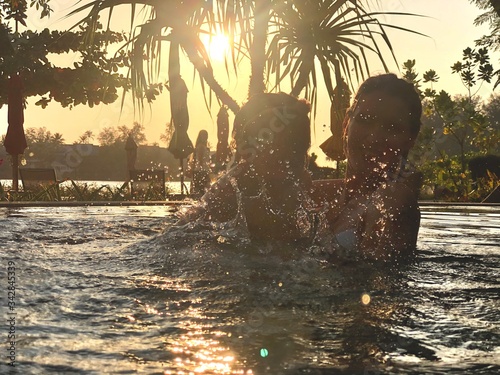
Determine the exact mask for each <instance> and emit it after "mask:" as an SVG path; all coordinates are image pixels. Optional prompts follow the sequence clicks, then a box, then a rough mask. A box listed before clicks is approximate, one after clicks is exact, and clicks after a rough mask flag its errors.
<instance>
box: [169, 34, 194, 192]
mask: <svg viewBox="0 0 500 375" xmlns="http://www.w3.org/2000/svg"><path fill="white" fill-rule="evenodd" d="M179 48H180V47H179V41H178V40H176V39H175V38H173V39H172V41H171V42H170V49H169V58H168V81H169V87H168V88H169V90H170V111H171V113H172V124H173V126H174V134H172V139H171V140H170V144H169V145H168V150H169V151H170V152H171V153H172V155H173V156H174V158H176V159H179V160H180V167H181V168H180V169H181V176H180V177H181V178H180V180H181V195H184V159H185V158H187V157H188V156H189V155H191V154H192V153H193V151H194V147H193V143H192V142H191V140H190V139H189V136H188V134H187V131H188V128H189V112H188V107H187V94H188V89H187V86H186V83H185V82H184V80H183V79H182V77H181V73H180V71H181V64H180V59H179Z"/></svg>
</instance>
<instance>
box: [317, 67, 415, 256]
mask: <svg viewBox="0 0 500 375" xmlns="http://www.w3.org/2000/svg"><path fill="white" fill-rule="evenodd" d="M421 115H422V104H421V101H420V98H419V95H418V93H417V92H416V90H415V88H414V87H413V85H412V84H411V83H409V82H407V81H405V80H403V79H400V78H398V77H397V76H396V75H394V74H383V75H379V76H374V77H370V78H368V79H367V80H366V81H365V82H364V83H363V84H362V85H361V86H360V88H359V90H358V92H357V94H356V96H355V98H354V101H353V104H352V106H351V107H350V108H349V110H348V111H347V114H346V118H345V120H344V129H345V132H344V151H345V153H346V156H347V171H346V175H345V179H344V180H331V181H315V182H314V188H313V191H314V195H315V197H316V199H318V197H319V199H320V200H321V198H323V199H325V198H326V199H327V200H328V201H330V202H331V204H330V207H331V208H330V210H329V213H328V219H329V220H328V221H329V225H330V230H331V231H332V233H333V239H332V243H331V247H330V251H331V254H332V255H337V254H338V255H340V256H350V255H355V256H359V257H363V258H370V259H376V260H385V259H388V258H397V257H400V256H407V255H410V254H411V253H412V251H413V250H414V249H415V247H416V242H417V235H418V229H419V225H420V211H419V208H418V202H417V198H418V192H419V188H420V181H421V175H420V173H418V172H416V171H412V170H411V168H410V167H409V166H408V163H407V157H408V152H409V151H410V149H411V148H412V147H413V145H414V143H415V140H416V138H417V135H418V132H419V130H420V117H421Z"/></svg>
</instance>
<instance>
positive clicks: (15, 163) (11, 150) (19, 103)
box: [4, 74, 28, 191]
mask: <svg viewBox="0 0 500 375" xmlns="http://www.w3.org/2000/svg"><path fill="white" fill-rule="evenodd" d="M8 89H9V91H8V92H9V96H8V102H7V106H8V112H7V117H8V123H9V126H8V128H7V135H6V136H5V141H4V146H5V150H6V151H7V153H8V154H9V155H11V156H12V189H13V190H15V191H18V190H19V155H21V154H23V153H24V150H25V149H26V147H28V145H27V143H26V136H25V134H24V126H23V125H24V108H23V105H24V103H23V102H24V99H23V82H22V79H21V76H20V75H19V74H16V75H13V76H11V77H10V78H9V87H8Z"/></svg>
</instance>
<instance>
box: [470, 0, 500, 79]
mask: <svg viewBox="0 0 500 375" xmlns="http://www.w3.org/2000/svg"><path fill="white" fill-rule="evenodd" d="M470 2H471V3H472V4H475V5H476V6H477V7H478V8H479V9H481V10H484V13H481V14H480V15H479V16H477V17H476V18H475V19H474V25H476V26H480V25H488V26H489V28H490V33H489V34H487V35H484V36H483V37H481V38H480V39H478V40H476V45H477V46H478V47H485V48H487V49H489V50H491V51H500V0H470ZM494 76H495V77H496V82H495V88H496V87H497V86H498V85H499V84H500V69H499V70H497V71H495V73H494Z"/></svg>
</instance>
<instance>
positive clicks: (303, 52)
mask: <svg viewBox="0 0 500 375" xmlns="http://www.w3.org/2000/svg"><path fill="white" fill-rule="evenodd" d="M213 3H214V4H213V6H212V2H210V1H208V2H207V1H205V0H190V1H185V0H184V1H181V0H93V1H91V2H89V3H88V4H85V5H82V6H80V7H79V8H78V9H76V10H75V11H74V12H72V13H73V14H76V13H80V14H81V13H82V12H87V16H85V18H84V19H83V20H82V22H88V23H89V24H91V25H92V24H95V25H96V24H97V19H98V17H99V15H100V14H101V13H102V12H103V11H105V10H109V11H110V17H111V14H112V13H111V12H112V11H113V9H114V8H115V7H116V6H118V5H125V4H128V5H130V6H131V15H132V16H131V19H132V21H135V20H136V18H137V12H138V9H137V7H138V6H142V7H143V8H142V10H143V11H144V12H146V13H147V16H146V18H147V19H146V21H145V22H144V23H143V24H141V25H139V26H137V27H136V28H135V29H134V30H133V31H132V32H131V34H132V37H131V38H130V40H129V42H128V45H127V46H124V47H127V48H130V51H131V71H130V75H131V80H132V87H133V94H134V97H135V98H136V99H139V100H142V98H144V97H146V98H147V99H148V100H151V99H153V98H154V96H155V95H156V92H155V91H154V90H153V93H151V91H149V95H146V93H148V89H150V88H151V87H152V86H151V84H153V83H154V76H155V73H158V72H159V69H160V67H161V64H162V63H161V53H162V43H163V42H165V41H166V42H170V43H178V45H179V47H180V48H181V50H182V51H183V52H184V53H185V54H186V56H187V57H188V59H189V60H190V62H191V63H192V65H193V66H194V68H195V70H196V71H197V72H198V74H199V76H200V79H201V85H202V87H203V89H204V92H206V91H205V84H206V85H207V86H208V88H209V89H210V90H211V91H210V93H214V94H215V96H216V98H217V99H218V100H219V101H220V102H221V104H223V105H226V106H227V107H228V108H229V109H230V110H231V111H233V112H237V111H238V110H239V106H238V104H237V103H236V101H235V100H234V99H233V98H232V97H231V96H230V95H229V94H228V93H227V91H225V90H224V89H223V88H222V87H221V85H220V84H219V83H218V82H217V80H216V78H215V77H214V75H213V70H212V67H211V63H210V58H209V56H208V53H207V51H206V48H205V46H204V44H203V43H202V41H201V39H200V36H201V35H203V34H206V33H214V32H216V30H218V29H222V30H223V31H224V32H225V33H226V34H227V35H228V37H229V39H230V41H231V43H232V47H233V48H232V51H231V52H232V54H231V57H230V59H231V60H232V63H233V65H234V66H237V64H238V62H239V61H240V59H242V58H244V57H247V58H249V59H250V64H251V77H250V85H249V96H251V95H253V94H255V93H259V92H263V91H265V90H266V87H267V86H269V83H270V82H271V81H273V85H272V87H271V88H270V89H271V90H278V89H280V86H281V83H282V82H283V80H284V79H289V80H290V81H291V83H292V88H291V93H292V94H293V95H296V96H298V95H300V94H302V92H303V91H304V90H305V96H306V97H307V98H308V99H310V100H311V101H312V102H315V100H316V86H317V84H318V77H317V72H316V64H317V63H319V66H320V67H321V73H322V76H323V81H324V82H325V85H326V87H327V90H328V93H329V96H330V98H333V95H334V86H335V85H338V84H339V83H341V82H342V80H345V81H346V82H347V83H349V84H351V86H353V83H354V81H360V80H362V79H363V78H364V77H365V76H366V75H368V74H369V64H368V56H367V55H368V53H370V52H371V53H374V54H375V56H377V57H378V59H379V60H380V62H381V63H382V64H383V66H384V67H385V69H386V70H387V69H388V68H387V63H386V60H385V55H386V54H385V53H383V52H382V48H383V47H384V46H385V48H387V49H388V51H389V52H388V54H389V56H390V57H391V58H393V59H395V57H394V51H393V49H392V46H391V43H390V41H389V38H388V36H387V34H386V28H389V27H392V28H397V29H400V30H405V31H409V32H414V31H411V30H408V29H405V28H403V27H398V26H394V25H389V24H384V23H382V22H380V21H379V20H378V17H379V16H381V15H388V14H391V15H409V14H406V13H388V12H370V11H369V10H368V8H367V6H366V5H364V4H365V3H367V1H364V2H363V1H360V0H280V1H276V0H274V1H273V0H258V1H257V0H255V1H253V0H238V1H236V0H215V1H214V2H213ZM89 38H90V39H89V40H91V35H90V36H89ZM144 56H146V59H145V58H144ZM145 60H147V64H145ZM332 75H333V77H334V78H332ZM153 88H154V86H153Z"/></svg>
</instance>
